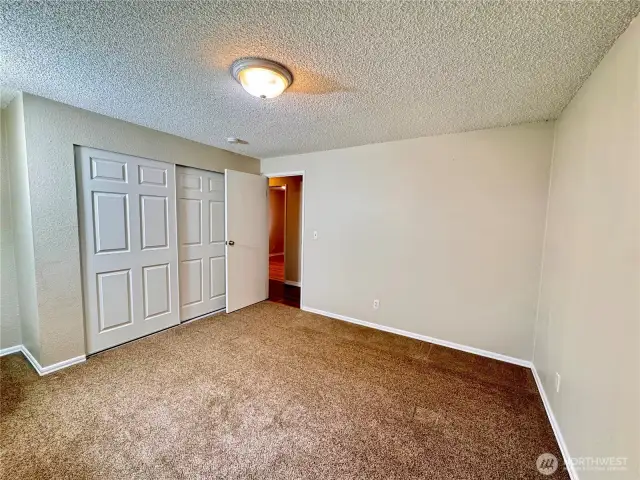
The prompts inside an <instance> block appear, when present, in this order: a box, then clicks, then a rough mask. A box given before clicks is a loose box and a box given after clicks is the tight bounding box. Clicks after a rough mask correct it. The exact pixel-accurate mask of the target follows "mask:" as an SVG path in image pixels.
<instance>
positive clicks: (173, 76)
mask: <svg viewBox="0 0 640 480" xmlns="http://www.w3.org/2000/svg"><path fill="white" fill-rule="evenodd" d="M639 10H640V2H638V1H632V2H629V1H619V2H595V1H588V2H562V3H561V2H545V1H532V2H514V1H510V2H501V3H497V2H487V3H482V2H453V1H443V2H419V1H412V2H400V1H396V2H394V1H387V2H377V1H362V2H356V1H352V2H347V1H342V2H322V1H315V2H308V3H306V2H305V3H303V2H295V1H289V2H277V1H272V0H269V1H252V2H189V3H175V2H173V3H162V2H132V3H123V2H104V3H88V2H82V3H57V4H40V3H39V4H36V3H23V4H9V3H2V4H0V84H2V85H6V86H8V87H12V88H16V89H21V90H25V91H27V92H31V93H34V94H37V95H41V96H44V97H47V98H52V99H54V100H58V101H61V102H64V103H68V104H71V105H75V106H77V107H81V108H85V109H88V110H92V111H95V112H99V113H103V114H105V115H109V116H112V117H116V118H120V119H123V120H128V121H130V122H133V123H137V124H140V125H145V126H148V127H151V128H154V129H157V130H161V131H165V132H170V133H173V134H176V135H180V136H182V137H187V138H190V139H193V140H197V141H200V142H203V143H207V144H210V145H215V146H218V147H222V148H225V149H228V150H232V151H236V152H240V153H244V154H248V155H253V156H257V157H271V156H277V155H285V154H294V153H301V152H309V151H316V150H327V149H332V148H339V147H346V146H353V145H361V144H367V143H375V142H384V141H388V140H397V139H403V138H412V137H419V136H425V135H433V134H438V133H447V132H460V131H464V130H471V129H480V128H488V127H494V126H500V125H507V124H514V123H521V122H530V121H537V120H546V119H552V118H556V117H557V116H558V115H559V113H560V112H561V110H562V108H563V107H564V106H565V105H566V104H567V103H568V102H569V100H570V99H571V97H572V96H573V94H574V93H575V92H576V91H577V89H578V88H579V87H580V85H581V84H582V82H583V81H584V80H585V79H586V78H587V77H588V76H589V74H590V72H591V71H592V70H593V69H594V68H595V66H596V65H597V63H598V61H599V60H600V58H602V56H603V55H604V54H605V53H606V51H607V50H608V49H609V47H610V46H611V45H612V43H613V42H614V41H615V39H616V38H617V37H618V35H619V34H620V33H622V32H623V31H624V29H625V28H626V27H627V25H628V24H629V22H630V21H631V19H632V18H633V17H634V16H635V15H636V14H637V13H638V11H639ZM244 56H260V57H266V58H270V59H273V60H276V61H279V62H281V63H283V64H285V65H286V66H288V67H289V68H290V70H291V71H292V72H293V76H294V83H293V85H292V87H291V88H290V89H289V90H288V91H287V92H286V93H285V94H284V95H282V96H281V97H279V98H276V99H272V100H266V101H265V100H260V99H257V98H254V97H251V96H249V95H248V94H246V93H245V92H244V91H243V90H242V88H241V87H240V86H239V85H238V84H237V83H235V81H234V80H233V79H232V78H231V76H230V75H229V73H228V68H229V65H230V64H231V62H232V61H233V60H234V59H236V58H238V57H244ZM231 136H235V137H239V138H241V139H244V140H246V141H248V142H249V144H248V145H228V144H227V143H226V141H225V139H226V138H227V137H231Z"/></svg>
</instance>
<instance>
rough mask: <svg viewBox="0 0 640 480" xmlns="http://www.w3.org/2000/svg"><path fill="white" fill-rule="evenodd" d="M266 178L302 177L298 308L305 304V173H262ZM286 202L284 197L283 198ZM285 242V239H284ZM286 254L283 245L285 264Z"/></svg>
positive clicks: (302, 171) (299, 171)
mask: <svg viewBox="0 0 640 480" xmlns="http://www.w3.org/2000/svg"><path fill="white" fill-rule="evenodd" d="M262 175H264V176H265V177H267V178H274V177H302V200H301V201H300V208H301V209H302V219H301V220H300V222H301V225H300V308H302V306H303V305H304V304H305V303H304V236H305V227H304V216H305V215H304V204H305V197H306V196H307V189H306V187H305V180H304V179H305V171H304V170H297V171H289V172H276V173H264V172H263V173H262ZM285 202H286V197H285ZM285 231H286V223H285ZM285 241H286V239H285ZM286 252H287V247H286V245H285V262H286ZM285 280H286V263H285Z"/></svg>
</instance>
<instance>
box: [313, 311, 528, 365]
mask: <svg viewBox="0 0 640 480" xmlns="http://www.w3.org/2000/svg"><path fill="white" fill-rule="evenodd" d="M301 309H302V310H304V311H305V312H311V313H317V314H318V315H324V316H325V317H330V318H335V319H337V320H343V321H345V322H349V323H355V324H356V325H362V326H365V327H369V328H375V329H376V330H382V331H383V332H389V333H395V334H396V335H402V336H403V337H409V338H415V339H416V340H422V341H423V342H429V343H435V344H436V345H442V346H443V347H449V348H454V349H456V350H462V351H463V352H468V353H474V354H476V355H480V356H483V357H488V358H493V359H495V360H501V361H503V362H508V363H513V364H515V365H520V366H521V367H527V368H531V366H532V363H531V362H530V361H529V360H523V359H521V358H516V357H510V356H508V355H503V354H501V353H495V352H490V351H488V350H482V349H480V348H475V347H469V346H468V345H462V344H460V343H455V342H450V341H448V340H440V339H439V338H434V337H429V336H427V335H420V334H419V333H413V332H408V331H406V330H400V329H399V328H393V327H387V326H386V325H380V324H378V323H372V322H366V321H364V320H358V319H356V318H351V317H347V316H345V315H339V314H337V313H331V312H325V311H323V310H318V309H316V308H311V307H306V306H304V305H303V306H302V307H301Z"/></svg>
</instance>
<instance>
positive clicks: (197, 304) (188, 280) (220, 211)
mask: <svg viewBox="0 0 640 480" xmlns="http://www.w3.org/2000/svg"><path fill="white" fill-rule="evenodd" d="M176 176H177V187H176V190H177V196H178V200H177V202H178V244H179V251H178V258H179V263H180V271H179V278H180V320H182V321H185V320H189V319H191V318H195V317H199V316H201V315H205V314H207V313H211V312H214V311H216V310H220V309H222V308H224V306H225V301H226V297H225V290H226V288H225V248H224V240H225V232H224V228H225V225H224V210H225V209H224V175H223V174H221V173H213V172H208V171H205V170H199V169H196V168H187V167H182V166H178V167H176Z"/></svg>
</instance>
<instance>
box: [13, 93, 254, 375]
mask: <svg viewBox="0 0 640 480" xmlns="http://www.w3.org/2000/svg"><path fill="white" fill-rule="evenodd" d="M24 114H25V126H26V141H27V152H28V166H29V188H30V191H31V210H32V212H33V240H34V252H35V267H36V278H37V287H38V311H39V316H40V338H41V359H40V363H41V364H42V365H44V366H46V365H50V364H52V363H56V362H59V361H62V360H67V359H69V358H72V357H74V356H78V355H84V352H85V348H84V319H83V318H84V317H83V310H82V280H81V276H80V250H79V245H78V242H79V240H78V215H77V205H76V178H75V163H74V150H73V146H74V144H75V145H84V146H89V147H94V148H100V149H104V150H110V151H115V152H118V153H126V154H131V155H136V156H140V157H146V158H151V159H154V160H161V161H166V162H170V163H180V164H182V165H186V166H190V167H199V168H205V169H209V170H213V171H224V169H225V168H232V169H234V170H240V171H246V172H250V173H258V172H259V170H260V165H259V163H260V162H259V161H258V160H256V159H253V158H250V157H245V156H242V155H238V154H234V153H231V152H227V151H224V150H220V149H218V148H215V147H210V146H207V145H203V144H200V143H196V142H192V141H190V140H185V139H182V138H177V137H174V136H172V135H168V134H165V133H160V132H157V131H154V130H149V129H147V128H144V127H139V126H136V125H132V124H129V123H126V122H122V121H120V120H115V119H112V118H108V117H104V116H102V115H98V114H95V113H91V112H88V111H85V110H80V109H77V108H74V107H70V106H67V105H63V104H60V103H57V102H53V101H50V100H45V99H43V98H40V97H36V96H33V95H28V94H24ZM12 186H13V184H12Z"/></svg>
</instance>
